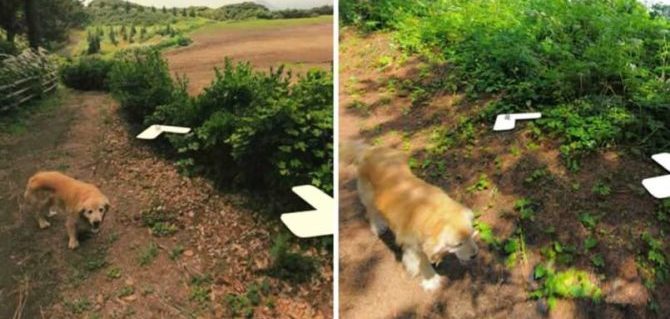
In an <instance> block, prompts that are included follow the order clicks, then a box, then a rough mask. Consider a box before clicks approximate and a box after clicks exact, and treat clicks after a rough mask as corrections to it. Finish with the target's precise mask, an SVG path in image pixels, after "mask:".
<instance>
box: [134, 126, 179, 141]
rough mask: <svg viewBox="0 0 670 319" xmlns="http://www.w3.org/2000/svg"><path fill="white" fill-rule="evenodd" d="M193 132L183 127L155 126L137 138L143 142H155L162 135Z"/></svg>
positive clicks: (148, 128)
mask: <svg viewBox="0 0 670 319" xmlns="http://www.w3.org/2000/svg"><path fill="white" fill-rule="evenodd" d="M190 131H191V128H189V127H181V126H170V125H158V124H154V125H151V126H149V127H147V129H145V130H144V131H142V133H140V134H138V135H137V138H139V139H142V140H153V139H155V138H157V137H158V136H160V135H161V134H163V133H164V132H165V133H176V134H186V133H188V132H190Z"/></svg>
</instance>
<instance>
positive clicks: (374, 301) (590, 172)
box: [339, 30, 670, 318]
mask: <svg viewBox="0 0 670 319" xmlns="http://www.w3.org/2000/svg"><path fill="white" fill-rule="evenodd" d="M438 73H439V69H435V68H431V67H430V66H428V65H427V64H425V63H423V62H422V61H420V60H419V59H417V58H414V57H406V56H404V55H403V54H401V53H400V52H398V51H397V50H396V49H394V47H393V45H392V41H391V35H389V34H370V35H359V34H356V33H354V32H351V31H350V30H343V31H342V32H341V40H340V82H339V83H340V87H339V89H340V108H339V116H340V117H339V123H340V127H339V129H340V141H341V142H344V141H346V140H348V139H354V138H363V139H365V140H366V141H367V142H368V143H373V144H378V145H387V146H392V147H396V148H400V149H403V150H406V151H407V152H408V153H410V154H411V158H412V160H411V161H412V162H413V163H414V164H413V165H414V171H415V172H416V173H417V174H418V175H419V176H421V177H423V178H425V179H426V180H428V181H429V182H431V183H433V184H435V185H438V186H440V187H442V188H443V189H445V191H447V193H448V194H450V196H452V197H453V198H455V199H457V200H459V201H461V202H463V203H465V204H466V205H468V206H470V207H471V208H473V210H475V211H476V212H478V213H479V217H478V220H479V221H483V222H485V223H487V224H489V225H491V227H492V229H493V233H494V234H495V235H496V236H498V237H500V238H503V239H504V238H508V237H510V236H511V235H512V234H514V230H515V229H516V228H517V227H518V226H519V225H518V223H519V222H518V221H519V219H518V217H517V216H516V213H515V209H514V202H515V200H517V199H519V198H522V197H526V198H532V199H533V200H534V201H535V202H537V203H540V205H539V208H538V209H537V212H536V216H535V219H534V221H530V222H529V221H526V222H522V225H523V229H524V232H525V233H524V236H525V243H526V246H525V251H526V254H525V258H522V259H521V260H519V261H518V262H517V263H516V264H514V265H513V266H510V267H508V266H506V265H505V261H504V256H502V255H501V253H499V252H497V251H494V250H493V249H492V248H491V247H487V245H486V244H484V243H482V242H481V241H478V244H479V246H480V248H481V250H480V255H479V258H478V260H477V262H476V263H475V264H473V265H470V266H467V267H466V266H461V265H460V264H459V263H458V262H457V260H456V258H455V257H453V256H450V257H448V258H447V260H446V261H445V262H444V263H442V264H441V266H440V268H439V269H438V272H439V273H441V274H442V275H444V276H445V277H446V282H445V284H444V285H443V287H442V288H441V289H440V290H438V291H437V292H434V293H428V292H424V291H422V289H421V288H420V280H419V279H418V278H409V276H408V275H407V273H406V272H405V270H404V269H403V266H402V264H401V262H400V259H399V258H400V255H399V250H398V247H396V245H395V244H394V242H393V239H392V235H391V234H386V235H384V236H383V237H382V238H377V237H375V236H374V235H373V234H372V232H371V231H370V229H369V225H368V223H367V221H366V220H365V218H364V208H363V206H362V205H361V204H360V202H359V200H358V198H357V196H356V191H355V182H354V170H353V168H352V167H345V166H342V165H343V164H342V163H341V164H340V165H341V166H340V173H339V178H340V189H339V194H340V217H339V218H340V246H339V247H340V248H339V251H340V256H339V258H340V259H339V263H340V272H339V276H340V277H339V283H340V284H339V300H340V315H341V317H342V318H544V317H551V318H633V317H634V318H653V317H664V316H665V315H663V314H666V315H667V313H668V312H669V311H670V308H668V307H670V305H669V303H668V301H669V299H668V292H669V291H670V290H669V287H668V284H667V283H666V284H664V285H660V284H659V285H657V286H656V289H655V290H654V291H652V292H649V291H648V290H647V288H645V286H643V284H642V279H641V273H640V270H639V267H638V263H637V261H638V258H639V256H640V254H641V251H643V248H642V243H641V240H640V234H641V233H642V232H643V231H645V230H649V231H650V232H651V233H653V234H656V236H659V235H658V234H659V233H660V234H661V235H660V236H663V235H662V234H663V233H662V232H661V230H665V231H667V228H668V225H667V223H663V222H659V221H658V220H657V219H656V215H655V209H656V205H658V203H659V202H658V201H657V200H655V199H654V198H652V197H651V196H650V195H648V194H647V193H646V192H645V191H644V190H643V189H642V187H641V185H640V181H641V180H642V179H643V178H646V177H650V176H657V175H660V174H661V173H662V171H661V170H660V169H659V168H658V167H657V166H656V165H655V164H654V163H653V162H652V161H650V160H647V159H645V158H635V157H634V156H632V155H626V154H625V153H624V152H621V151H620V150H616V149H613V150H606V151H603V152H601V153H598V154H594V155H592V156H589V157H587V158H585V159H584V160H583V161H582V169H581V170H580V171H579V172H577V173H573V172H570V171H568V170H566V169H565V166H564V165H563V162H562V160H561V158H560V153H559V151H558V145H557V143H556V141H553V140H551V139H549V138H540V139H538V138H535V137H533V135H532V134H531V132H529V130H528V129H527V126H526V125H524V124H521V127H520V128H519V129H516V130H514V131H512V132H506V133H493V131H492V130H491V127H492V125H493V123H486V124H477V125H475V127H474V130H473V137H472V140H471V141H472V143H470V144H466V145H461V146H456V147H453V148H449V149H447V150H446V151H444V152H441V153H438V155H432V154H431V153H430V152H429V151H428V149H430V148H431V145H432V143H434V140H435V136H437V138H438V139H439V138H440V135H439V132H440V131H439V128H443V127H447V128H450V127H456V125H457V123H459V122H460V121H462V119H463V118H471V117H473V116H475V115H477V114H478V113H479V112H480V111H481V110H482V108H483V106H484V104H485V102H486V101H487V100H490V99H491V98H492V97H483V98H481V99H480V100H477V101H468V100H466V99H464V98H463V96H462V95H459V94H448V93H446V92H437V93H435V94H431V95H430V96H429V97H428V98H427V99H426V101H425V102H424V103H418V104H417V103H413V101H412V100H413V98H414V97H413V96H412V92H411V91H408V90H406V89H404V88H403V85H404V84H406V83H409V84H411V83H417V82H421V81H430V79H429V78H430V76H428V77H426V76H422V74H423V75H425V74H438ZM438 76H439V75H438ZM538 170H540V171H542V172H544V173H543V176H542V177H541V178H537V179H534V180H531V181H530V182H528V180H527V179H528V178H529V176H530V174H532V172H535V171H538ZM481 174H486V176H487V177H488V180H489V181H490V185H487V186H486V187H482V189H479V190H473V189H472V188H470V189H469V186H471V185H474V184H476V183H477V180H478V177H479V176H481ZM599 180H600V181H607V183H608V185H609V186H610V187H611V193H610V194H609V195H607V196H600V195H596V194H594V193H592V191H591V190H592V187H593V186H594V185H595V183H596V181H599ZM582 212H593V213H594V214H595V215H598V216H601V217H600V220H599V222H598V224H597V226H596V231H595V234H594V235H593V236H595V238H596V239H597V240H598V244H597V246H596V247H595V248H593V249H592V250H591V251H589V252H588V253H585V252H583V251H582V250H581V249H582V245H583V242H584V240H585V238H586V237H587V236H588V231H587V229H585V228H584V226H582V224H581V223H580V222H579V219H578V216H579V214H580V213H582ZM552 241H560V242H561V243H563V244H564V245H568V244H572V245H575V246H576V247H578V251H577V252H576V253H575V256H574V261H573V262H572V266H573V267H575V268H577V269H581V270H585V271H587V272H588V273H589V274H590V276H591V277H592V278H595V280H596V281H597V282H598V283H599V286H600V288H601V289H602V292H603V300H602V301H600V302H599V303H594V302H591V301H588V300H559V302H558V304H557V306H556V307H555V308H554V309H553V310H551V311H547V304H546V302H545V301H544V300H543V299H540V300H534V299H531V298H529V296H528V295H529V292H530V291H532V290H533V289H535V288H538V282H536V281H535V280H533V276H532V271H533V267H534V266H535V265H536V264H537V263H538V262H539V261H540V260H541V259H542V258H543V257H542V256H541V253H540V251H541V248H542V247H545V246H546V245H548V244H550V243H552ZM596 253H598V254H601V255H602V256H604V266H602V267H601V268H596V267H594V266H593V265H592V264H591V262H590V260H589V257H590V256H593V254H596ZM666 254H667V252H666ZM650 297H651V298H650ZM650 300H654V301H655V303H656V306H659V307H660V308H659V310H658V312H654V311H651V310H650V308H651V307H649V306H648V303H649V304H650V305H651V304H652V303H651V302H650Z"/></svg>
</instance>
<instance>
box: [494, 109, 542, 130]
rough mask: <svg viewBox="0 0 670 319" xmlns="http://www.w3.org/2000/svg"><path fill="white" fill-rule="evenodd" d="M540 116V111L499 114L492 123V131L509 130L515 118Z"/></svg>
mask: <svg viewBox="0 0 670 319" xmlns="http://www.w3.org/2000/svg"><path fill="white" fill-rule="evenodd" d="M541 117H542V113H539V112H536V113H512V114H499V115H498V117H496V122H495V124H493V130H494V131H509V130H511V129H513V128H514V126H515V125H516V121H517V120H534V119H539V118H541Z"/></svg>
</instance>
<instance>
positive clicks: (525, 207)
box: [514, 198, 537, 221]
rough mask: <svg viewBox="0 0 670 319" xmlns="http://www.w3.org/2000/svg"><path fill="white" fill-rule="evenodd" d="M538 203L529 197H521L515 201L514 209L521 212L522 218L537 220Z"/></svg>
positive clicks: (520, 216)
mask: <svg viewBox="0 0 670 319" xmlns="http://www.w3.org/2000/svg"><path fill="white" fill-rule="evenodd" d="M536 208H537V204H535V203H533V201H532V200H531V199H529V198H520V199H517V200H516V201H515V202H514V209H515V210H516V211H517V212H519V218H521V220H527V219H528V220H531V221H533V220H535V209H536Z"/></svg>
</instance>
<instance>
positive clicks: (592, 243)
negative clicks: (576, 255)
mask: <svg viewBox="0 0 670 319" xmlns="http://www.w3.org/2000/svg"><path fill="white" fill-rule="evenodd" d="M597 245H598V240H597V239H595V238H593V236H589V237H586V239H584V252H585V253H586V252H588V251H589V250H591V249H593V248H595V247H596V246H597Z"/></svg>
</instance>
